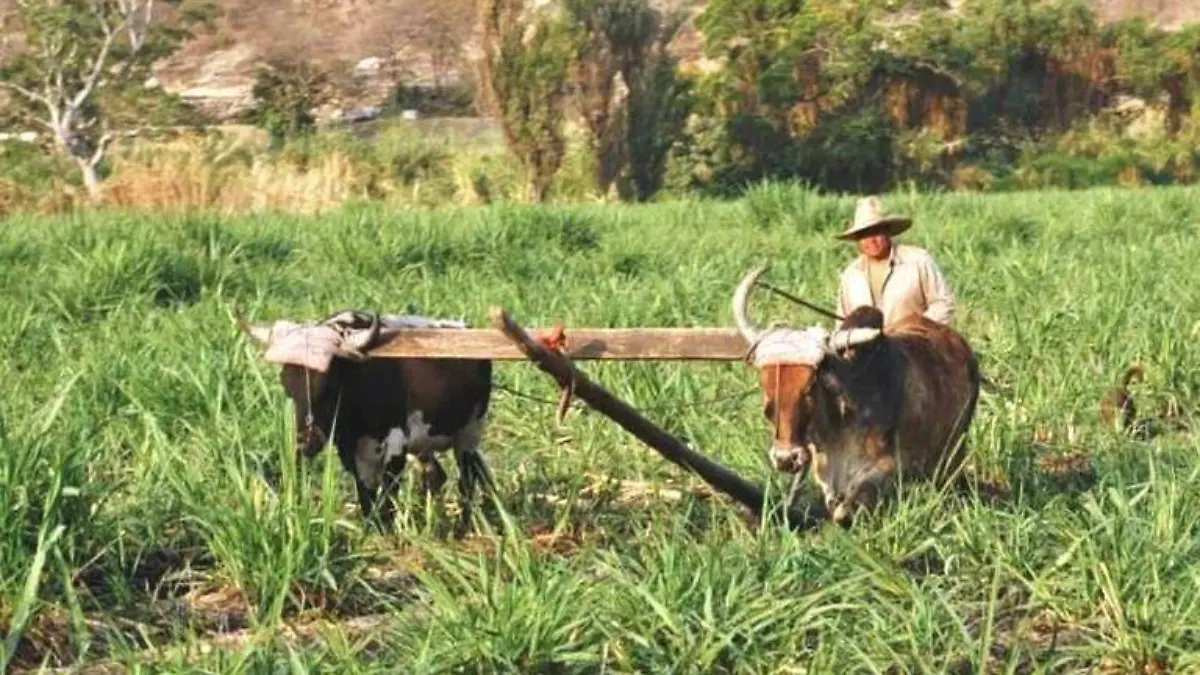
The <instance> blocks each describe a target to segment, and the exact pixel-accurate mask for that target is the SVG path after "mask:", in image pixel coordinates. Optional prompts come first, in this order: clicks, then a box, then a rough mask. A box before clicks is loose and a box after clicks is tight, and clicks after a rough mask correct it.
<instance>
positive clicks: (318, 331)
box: [263, 321, 342, 373]
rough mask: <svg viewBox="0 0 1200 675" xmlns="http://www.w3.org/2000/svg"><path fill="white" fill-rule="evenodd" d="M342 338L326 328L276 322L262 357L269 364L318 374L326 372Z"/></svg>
mask: <svg viewBox="0 0 1200 675" xmlns="http://www.w3.org/2000/svg"><path fill="white" fill-rule="evenodd" d="M341 342H342V336H341V334H340V333H338V332H337V331H336V330H334V329H333V328H332V327H330V326H302V325H300V324H298V323H295V322H293V321H276V322H275V323H274V324H273V325H272V326H271V338H270V342H269V343H268V346H267V351H266V353H264V354H263V358H264V359H266V360H267V361H270V362H271V363H279V364H291V365H296V366H303V367H304V368H308V369H310V370H315V371H317V372H319V373H324V372H328V371H329V363H330V361H332V360H333V357H334V354H335V353H336V352H337V348H338V346H339V345H340V344H341Z"/></svg>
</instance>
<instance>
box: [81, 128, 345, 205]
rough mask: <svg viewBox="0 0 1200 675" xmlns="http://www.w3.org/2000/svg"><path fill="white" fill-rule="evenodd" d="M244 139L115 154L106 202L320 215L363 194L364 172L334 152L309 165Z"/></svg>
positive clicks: (191, 140) (166, 145)
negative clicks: (256, 148)
mask: <svg viewBox="0 0 1200 675" xmlns="http://www.w3.org/2000/svg"><path fill="white" fill-rule="evenodd" d="M248 150H250V148H247V147H246V146H245V145H244V144H243V143H240V142H237V141H234V142H232V143H231V142H229V141H227V140H224V139H219V140H214V139H212V138H201V139H196V138H187V139H180V140H176V141H171V142H168V143H160V144H154V145H149V144H148V145H142V146H137V147H135V148H134V149H133V150H132V151H130V152H127V153H123V154H120V155H117V156H114V158H113V175H112V176H111V177H110V178H109V180H108V181H107V183H106V185H105V198H106V202H107V203H108V204H110V205H113V206H120V207H124V208H129V209H133V210H148V211H174V210H185V211H186V210H196V209H204V210H216V211H219V212H222V213H244V212H257V211H284V212H289V213H304V214H313V213H321V212H324V211H327V210H329V209H333V208H336V207H338V206H339V205H341V204H342V203H343V202H345V201H346V200H348V199H351V198H353V197H361V196H364V195H365V193H366V189H365V186H366V185H367V184H368V182H369V181H368V180H367V178H366V176H364V172H363V171H362V170H360V169H358V168H357V167H356V166H355V165H354V163H353V162H352V161H351V160H350V158H349V157H347V156H346V155H345V154H343V153H339V152H336V151H331V152H328V153H323V154H322V155H320V156H318V157H316V158H313V159H312V160H311V161H309V162H308V165H307V166H305V167H301V166H297V165H296V164H294V163H291V162H287V161H281V160H277V159H273V158H271V157H269V156H266V155H257V156H251V155H250V154H249V153H248V152H247V151H248Z"/></svg>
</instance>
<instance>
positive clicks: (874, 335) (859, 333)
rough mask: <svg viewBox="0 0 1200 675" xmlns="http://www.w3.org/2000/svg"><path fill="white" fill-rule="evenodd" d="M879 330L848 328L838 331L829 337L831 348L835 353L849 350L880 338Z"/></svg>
mask: <svg viewBox="0 0 1200 675" xmlns="http://www.w3.org/2000/svg"><path fill="white" fill-rule="evenodd" d="M881 333H882V331H880V330H879V329H878V328H847V329H842V330H836V331H834V332H833V334H832V335H830V336H829V348H830V349H833V350H835V351H841V350H843V349H849V348H850V347H855V346H857V345H861V344H864V343H867V342H871V341H873V340H876V339H878V338H879V336H880V334H881Z"/></svg>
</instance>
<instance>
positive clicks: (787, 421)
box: [733, 266, 881, 473]
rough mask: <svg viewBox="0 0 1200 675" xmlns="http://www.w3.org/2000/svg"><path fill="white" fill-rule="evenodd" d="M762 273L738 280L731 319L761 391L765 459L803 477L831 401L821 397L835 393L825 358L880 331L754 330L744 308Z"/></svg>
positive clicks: (757, 270) (836, 386) (762, 270)
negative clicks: (767, 433)
mask: <svg viewBox="0 0 1200 675" xmlns="http://www.w3.org/2000/svg"><path fill="white" fill-rule="evenodd" d="M765 271H766V267H765V266H764V267H760V268H758V269H756V270H753V271H751V272H750V273H748V274H747V275H746V276H745V277H744V278H743V279H742V282H741V283H740V284H739V285H738V287H737V291H735V292H734V295H733V318H734V322H735V323H736V324H737V327H738V330H739V331H740V332H741V334H742V337H744V338H745V339H746V341H747V342H749V343H750V345H751V353H752V354H753V363H754V365H755V367H757V368H758V371H759V378H760V382H761V384H762V388H763V398H764V405H763V414H764V416H765V417H766V418H767V420H768V421H769V422H770V423H771V424H772V426H773V439H772V443H771V449H770V450H769V451H768V456H769V457H770V459H771V461H772V463H773V465H774V466H775V468H776V470H778V471H787V472H790V473H803V472H805V471H807V470H808V466H809V463H810V462H811V461H812V451H813V438H812V437H811V430H812V428H813V421H814V419H815V417H816V416H817V415H818V414H821V412H822V411H821V407H822V406H824V405H828V404H830V403H831V401H833V400H834V398H835V397H831V396H824V395H823V394H825V393H828V392H832V393H835V394H836V392H837V391H838V389H839V387H838V384H837V381H836V378H834V377H833V376H832V375H831V374H830V373H829V372H828V369H827V368H826V367H825V361H826V359H827V358H834V359H838V358H841V353H842V352H843V351H844V350H847V349H852V348H855V347H857V346H861V345H866V344H867V343H870V342H872V341H874V340H876V339H877V338H878V337H879V336H880V334H881V330H880V329H879V328H866V327H853V328H851V327H848V326H845V325H844V326H843V327H842V328H839V329H838V330H835V331H833V332H832V333H829V332H828V331H826V330H825V329H824V328H822V327H820V326H812V327H809V328H807V329H799V330H798V329H792V328H774V327H773V328H771V329H769V330H764V329H762V328H759V327H758V326H757V325H755V324H754V322H752V321H751V320H750V319H749V317H748V314H747V304H748V303H749V299H750V292H751V290H752V289H753V287H754V285H755V283H756V282H757V281H758V279H759V277H761V276H762V274H763V273H764V272H765Z"/></svg>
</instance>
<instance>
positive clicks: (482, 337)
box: [370, 328, 750, 361]
mask: <svg viewBox="0 0 1200 675" xmlns="http://www.w3.org/2000/svg"><path fill="white" fill-rule="evenodd" d="M539 332H548V331H539ZM565 335H566V340H567V342H566V352H567V354H568V355H569V356H570V357H571V358H572V359H573V360H576V361H587V360H593V359H606V360H621V361H740V360H742V359H743V358H745V356H746V351H747V350H748V349H749V348H750V346H749V344H748V343H747V342H746V340H745V338H743V337H742V336H741V334H740V333H738V331H737V329H736V328H576V329H571V328H567V329H565ZM384 339H385V340H386V341H385V342H382V343H381V344H380V345H379V346H378V347H375V348H374V349H372V350H371V352H370V354H371V356H374V357H385V358H411V357H426V358H443V359H495V360H499V361H524V360H525V359H526V358H527V357H526V356H525V354H523V353H522V352H521V350H520V349H518V348H517V347H516V346H515V345H514V344H513V343H512V342H511V341H510V340H509V339H508V338H507V337H505V336H504V335H503V334H502V333H498V332H496V331H495V330H489V329H478V328H468V329H454V328H420V329H404V330H400V331H396V332H395V335H393V336H391V337H387V338H384Z"/></svg>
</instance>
